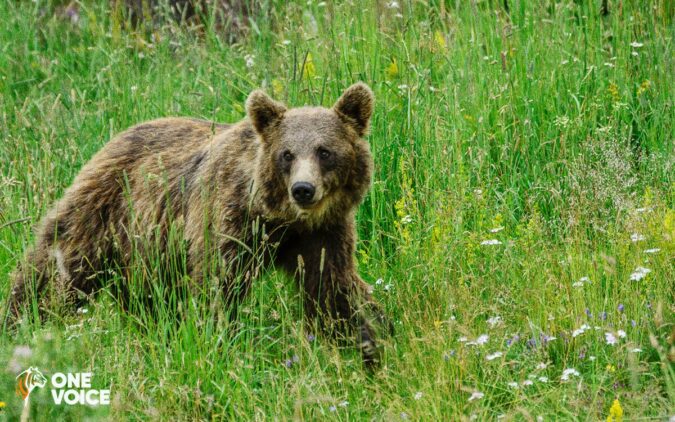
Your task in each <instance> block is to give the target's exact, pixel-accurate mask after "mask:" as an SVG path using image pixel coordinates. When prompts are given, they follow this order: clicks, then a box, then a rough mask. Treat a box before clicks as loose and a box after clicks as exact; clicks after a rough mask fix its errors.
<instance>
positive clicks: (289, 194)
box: [10, 83, 383, 364]
mask: <svg viewBox="0 0 675 422" xmlns="http://www.w3.org/2000/svg"><path fill="white" fill-rule="evenodd" d="M373 101H374V99H373V93H372V91H371V90H370V88H369V87H368V86H367V85H365V84H363V83H357V84H355V85H352V86H351V87H349V88H348V89H347V90H346V91H345V92H344V93H343V95H342V96H341V97H340V99H339V100H338V101H337V102H336V103H335V105H334V106H333V108H331V109H327V108H323V107H301V108H293V109H287V108H286V107H285V106H284V105H283V104H281V103H278V102H276V101H274V100H272V99H271V98H270V97H268V96H267V95H266V94H265V93H264V92H262V91H254V92H252V93H251V94H250V96H249V97H248V99H247V101H246V111H247V115H248V118H246V119H244V120H242V121H240V122H239V123H236V124H233V125H226V124H214V123H211V122H207V121H202V120H198V119H191V118H164V119H159V120H153V121H150V122H146V123H142V124H140V125H137V126H134V127H132V128H131V129H128V130H127V131H125V132H123V133H121V134H119V135H118V136H116V137H115V138H113V139H112V140H111V141H109V142H108V143H107V144H106V145H105V146H104V147H103V148H102V149H101V150H100V151H99V152H98V153H97V154H96V155H95V156H94V157H93V158H92V159H91V161H89V162H88V163H87V164H86V165H85V166H84V167H83V168H82V170H81V171H80V173H79V174H78V175H77V177H76V178H75V180H74V182H73V184H72V185H71V186H70V187H69V188H68V189H67V190H66V192H65V193H64V195H63V198H62V199H61V200H60V201H58V202H57V204H56V205H55V206H54V208H52V209H51V211H49V213H48V214H47V216H46V217H45V218H44V220H43V221H42V224H41V226H40V228H39V230H38V232H37V235H36V244H35V246H34V248H33V249H32V250H30V251H29V252H28V253H27V257H26V259H25V260H24V262H22V263H21V264H20V265H19V267H18V269H17V271H16V272H15V273H14V275H13V282H14V284H13V289H12V292H11V298H10V309H11V310H12V311H13V313H14V314H15V315H16V314H18V313H19V312H20V311H21V308H22V307H23V306H25V305H26V304H27V302H28V301H29V298H31V297H32V298H35V297H37V299H38V300H41V299H44V298H43V297H44V296H45V294H44V292H45V290H46V287H48V286H51V287H53V288H54V287H55V288H56V290H59V291H62V292H63V291H65V292H69V293H71V295H72V296H75V293H78V294H79V296H80V297H82V296H83V294H84V295H90V294H92V293H94V292H95V291H97V290H99V289H100V288H101V284H102V282H101V280H102V277H99V275H101V274H104V273H105V271H106V268H109V267H110V265H116V267H117V268H126V269H127V270H128V271H134V270H137V268H136V269H135V268H134V265H135V264H134V262H135V261H133V259H132V256H133V255H134V254H135V253H136V252H138V250H141V251H142V250H143V246H142V245H143V244H153V245H155V246H157V245H159V248H160V249H162V248H168V247H169V246H168V242H169V239H170V238H171V237H172V236H170V235H169V232H170V231H172V230H174V229H175V228H176V227H178V228H179V229H180V230H179V232H180V233H181V236H182V241H183V242H185V244H186V245H187V247H186V249H187V269H186V271H187V274H188V275H189V279H188V280H189V282H190V283H192V284H193V285H199V284H200V283H203V280H205V277H210V278H211V277H213V274H214V273H213V270H212V267H213V266H212V265H211V263H210V258H209V257H210V256H211V255H210V253H212V252H213V251H216V254H217V257H218V260H219V261H220V262H221V263H222V265H221V268H220V269H219V270H218V272H217V277H218V279H219V284H220V286H221V287H222V289H223V292H224V297H225V298H226V300H227V302H228V305H229V306H236V304H237V303H239V302H240V301H241V300H242V299H243V298H244V296H245V294H246V292H247V291H248V289H249V286H250V284H251V283H252V282H253V281H254V280H255V279H256V276H257V274H258V273H259V271H258V268H257V266H258V264H259V263H260V262H264V263H265V264H268V263H269V264H272V265H273V266H274V268H278V269H283V270H285V271H286V272H287V273H289V274H290V275H292V276H293V277H294V278H295V279H296V280H297V281H298V283H299V285H300V286H301V289H302V291H303V296H304V298H305V300H304V309H305V313H306V315H307V316H308V317H309V318H314V317H320V318H319V322H320V325H321V326H322V327H324V328H327V327H332V328H330V331H331V332H332V333H333V334H336V333H337V334H341V333H344V334H345V335H350V336H352V335H354V334H355V335H356V338H357V340H358V345H359V347H360V350H361V352H362V355H363V358H364V362H365V363H367V364H373V363H376V362H377V360H378V348H377V347H376V342H375V341H376V340H375V331H374V328H373V324H372V323H371V322H372V321H371V319H370V318H369V316H375V317H377V318H380V319H381V318H383V317H382V314H381V313H380V311H379V307H378V306H377V305H376V304H375V302H374V301H373V300H372V299H371V297H370V291H369V286H368V285H367V284H366V283H365V282H364V281H363V280H362V279H361V278H360V277H359V275H358V273H357V269H356V264H355V260H354V251H355V242H356V230H355V221H354V217H355V211H356V208H357V206H358V205H359V203H360V202H361V201H362V199H363V197H364V195H365V194H366V192H367V191H368V189H369V187H370V183H371V174H372V166H373V164H372V157H371V154H370V149H369V146H368V143H367V142H366V141H365V140H364V139H363V137H364V136H365V134H366V132H367V130H368V126H369V122H370V117H371V114H372V111H373ZM174 232H175V230H174ZM261 243H265V244H266V245H271V247H269V248H264V249H265V250H266V251H267V252H265V253H260V254H258V253H257V251H259V250H261V249H262V248H260V244H261ZM134 251H136V252H134ZM257 255H260V256H257ZM376 325H377V324H376ZM336 327H337V328H336Z"/></svg>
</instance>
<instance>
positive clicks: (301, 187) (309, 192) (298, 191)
mask: <svg viewBox="0 0 675 422" xmlns="http://www.w3.org/2000/svg"><path fill="white" fill-rule="evenodd" d="M314 192H316V189H315V188H314V185H312V184H311V183H307V182H296V183H294V184H293V187H291V194H292V195H293V198H295V200H296V201H298V203H299V204H309V203H310V202H312V199H314Z"/></svg>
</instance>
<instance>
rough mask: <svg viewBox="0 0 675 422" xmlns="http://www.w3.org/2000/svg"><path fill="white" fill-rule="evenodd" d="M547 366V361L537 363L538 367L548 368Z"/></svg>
mask: <svg viewBox="0 0 675 422" xmlns="http://www.w3.org/2000/svg"><path fill="white" fill-rule="evenodd" d="M547 366H548V365H546V363H544V362H540V363H539V364H537V369H546V367H547Z"/></svg>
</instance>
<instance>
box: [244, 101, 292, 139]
mask: <svg viewBox="0 0 675 422" xmlns="http://www.w3.org/2000/svg"><path fill="white" fill-rule="evenodd" d="M285 111H286V107H284V105H283V104H281V103H279V102H276V101H274V100H273V99H271V98H270V97H269V96H268V95H267V94H265V93H264V92H263V91H261V90H255V91H253V92H251V94H250V95H249V96H248V99H247V100H246V114H248V117H249V118H250V119H251V121H252V122H253V126H254V127H255V130H256V131H257V132H258V133H259V134H261V135H262V133H263V132H264V131H265V129H267V128H268V127H269V126H270V125H271V124H273V123H275V122H277V121H278V120H280V119H281V118H282V117H283V114H284V112H285Z"/></svg>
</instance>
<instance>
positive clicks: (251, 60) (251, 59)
mask: <svg viewBox="0 0 675 422" xmlns="http://www.w3.org/2000/svg"><path fill="white" fill-rule="evenodd" d="M244 60H245V61H246V67H248V68H249V69H250V68H252V67H253V66H255V56H254V55H253V54H247V55H245V56H244Z"/></svg>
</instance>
